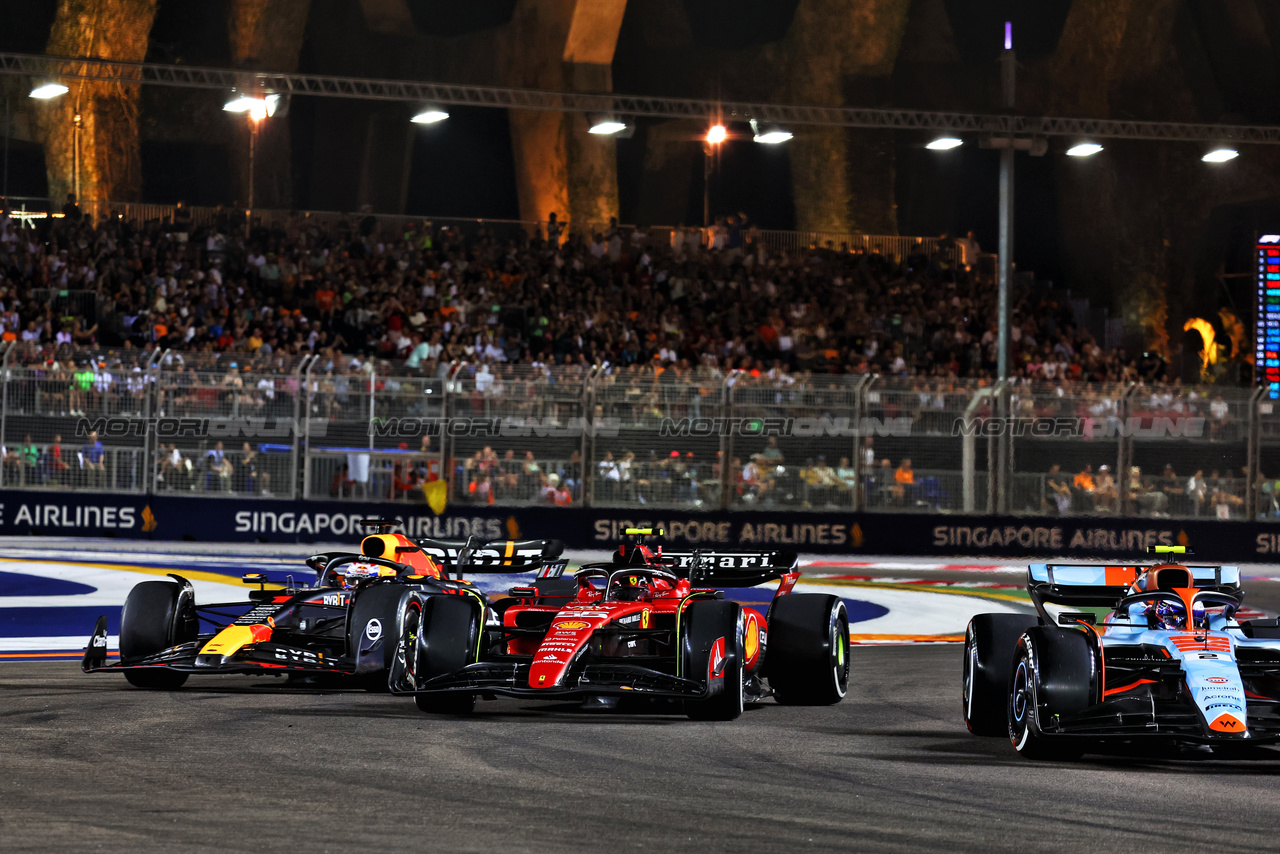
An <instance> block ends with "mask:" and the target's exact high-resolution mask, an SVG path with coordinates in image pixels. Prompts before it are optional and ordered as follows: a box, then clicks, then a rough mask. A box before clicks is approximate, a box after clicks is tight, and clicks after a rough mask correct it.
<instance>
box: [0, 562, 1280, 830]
mask: <svg viewBox="0 0 1280 854" xmlns="http://www.w3.org/2000/svg"><path fill="white" fill-rule="evenodd" d="M1262 586H1263V587H1264V588H1265V589H1264V590H1263V591H1261V592H1260V593H1259V595H1258V596H1256V597H1255V601H1257V600H1259V599H1261V600H1269V601H1266V602H1258V604H1260V605H1265V606H1268V607H1273V608H1274V607H1275V604H1276V602H1277V600H1278V599H1280V597H1277V596H1276V595H1275V590H1274V588H1275V587H1276V586H1277V585H1276V584H1275V583H1274V582H1271V583H1262ZM960 654H961V649H960V647H959V645H956V644H948V645H913V646H885V647H858V648H855V649H854V650H853V666H854V682H855V686H854V688H853V691H852V693H851V695H850V697H849V698H848V699H847V700H846V701H845V702H843V703H841V704H839V705H837V706H834V707H827V708H812V709H796V708H785V707H780V706H776V705H774V704H773V703H772V702H766V703H763V704H760V705H759V706H757V707H755V708H752V709H750V710H749V711H748V712H747V713H746V714H745V715H744V716H743V717H742V718H741V719H740V720H738V721H735V722H732V723H723V724H705V723H693V722H690V721H688V720H686V719H684V718H682V717H678V716H671V715H657V714H652V715H612V714H596V713H583V712H579V711H576V710H572V709H568V708H565V707H547V706H538V705H534V704H527V703H521V702H517V701H501V702H494V703H483V704H481V705H480V706H479V711H478V713H477V714H476V715H474V716H473V717H471V718H468V719H436V718H430V717H427V716H425V715H423V714H421V713H420V712H418V711H417V710H416V709H415V708H414V706H413V704H412V703H411V702H409V701H407V700H405V699H402V698H397V697H392V696H387V695H373V694H365V693H362V692H357V691H342V692H328V693H313V692H308V691H300V690H289V689H287V688H286V687H285V686H284V685H283V684H282V683H281V682H278V681H271V680H267V681H263V680H252V679H248V678H211V679H205V680H199V681H197V680H194V679H193V680H192V681H191V682H190V683H189V687H188V688H185V689H183V690H182V691H179V692H175V693H149V692H144V691H139V690H136V689H131V688H128V687H127V686H126V685H125V683H124V680H123V679H119V678H117V677H114V676H110V677H109V676H99V677H90V676H85V675H83V674H81V673H79V671H78V669H77V667H76V666H75V665H74V664H70V663H65V662H38V663H37V662H32V663H21V664H11V665H7V666H5V667H4V668H3V669H0V733H3V734H2V735H0V850H3V851H5V852H6V853H7V854H8V852H26V851H32V852H35V851H39V852H48V851H82V850H102V851H129V852H136V851H138V850H165V851H210V852H213V851H217V852H227V851H283V850H289V851H305V852H323V851H352V850H369V851H380V850H387V851H402V850H415V851H484V852H493V851H498V852H520V851H555V852H566V851H632V850H636V851H640V850H644V851H693V850H697V851H699V852H710V851H760V850H765V851H795V850H805V849H809V850H820V851H832V850H841V851H876V852H885V851H913V852H914V851H983V852H991V851H1027V850H1036V851H1050V850H1064V851H1065V850H1071V851H1078V850H1080V849H1081V848H1082V847H1087V848H1093V849H1096V848H1098V847H1102V848H1104V849H1106V848H1111V847H1113V846H1125V850H1130V851H1168V850H1170V848H1171V847H1172V848H1175V849H1177V850H1184V851H1185V850H1193V851H1195V850H1213V851H1216V852H1220V851H1233V850H1251V851H1257V850H1271V849H1272V847H1273V845H1274V844H1275V830H1276V828H1277V827H1280V800H1278V799H1277V798H1276V797H1275V787H1274V778H1275V775H1276V774H1278V773H1280V752H1272V751H1265V752H1264V756H1263V757H1262V758H1260V759H1254V760H1250V761H1223V760H1220V759H1217V758H1215V757H1213V756H1212V755H1211V754H1207V753H1190V754H1185V755H1181V756H1177V757H1165V756H1160V755H1136V756H1135V755H1128V756H1114V755H1113V756H1092V755H1091V756H1088V757H1086V758H1085V759H1084V760H1082V761H1080V762H1077V763H1072V764H1053V763H1047V764H1040V763H1032V762H1028V761H1026V760H1023V759H1021V758H1019V757H1017V756H1016V755H1015V754H1014V752H1013V750H1012V748H1011V747H1010V746H1009V745H1008V743H1007V742H1005V741H1004V740H1002V739H982V738H975V737H973V736H970V735H969V734H968V733H967V732H966V731H965V728H964V725H963V724H962V723H961V721H960V715H959V670H960Z"/></svg>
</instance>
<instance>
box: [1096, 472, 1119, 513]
mask: <svg viewBox="0 0 1280 854" xmlns="http://www.w3.org/2000/svg"><path fill="white" fill-rule="evenodd" d="M1092 493H1093V506H1094V509H1095V510H1100V511H1102V512H1104V513H1114V512H1116V511H1117V510H1119V501H1120V493H1119V491H1118V490H1117V489H1116V482H1115V478H1113V477H1112V476H1111V466H1108V465H1105V464H1104V465H1100V466H1098V479H1097V480H1096V481H1095V482H1094V485H1093V490H1092Z"/></svg>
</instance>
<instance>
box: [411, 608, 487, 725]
mask: <svg viewBox="0 0 1280 854" xmlns="http://www.w3.org/2000/svg"><path fill="white" fill-rule="evenodd" d="M407 607H408V610H407V611H406V612H405V618H404V619H405V622H404V631H405V636H406V638H407V639H409V643H408V644H407V645H406V647H407V653H406V655H407V660H406V666H407V674H408V676H409V679H410V681H411V682H412V683H413V685H414V686H415V687H416V686H418V685H421V684H423V683H425V682H427V681H428V680H430V679H434V678H435V677H437V676H444V675H445V674H447V673H453V672H454V671H456V670H460V669H462V668H463V667H465V666H467V665H468V664H471V663H473V662H474V661H475V660H476V648H477V644H479V642H480V633H481V631H483V626H481V624H480V621H481V619H482V617H481V614H480V608H479V607H477V604H476V601H475V600H474V599H473V598H471V597H470V596H453V595H446V594H441V595H436V596H426V597H421V598H419V597H415V598H414V599H412V600H410V602H409V604H408V606H407ZM413 700H414V702H415V703H416V704H417V706H418V708H419V709H421V710H422V711H424V712H431V713H435V714H446V715H465V714H469V713H470V712H471V710H472V709H473V708H474V707H475V702H476V698H475V695H474V694H468V693H465V692H457V691H448V692H441V693H438V694H414V695H413Z"/></svg>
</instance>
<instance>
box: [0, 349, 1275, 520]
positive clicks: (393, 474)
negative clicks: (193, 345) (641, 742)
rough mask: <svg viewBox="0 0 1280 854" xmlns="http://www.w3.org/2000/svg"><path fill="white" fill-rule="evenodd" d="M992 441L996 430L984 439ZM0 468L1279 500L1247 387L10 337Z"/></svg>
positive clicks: (652, 492)
mask: <svg viewBox="0 0 1280 854" xmlns="http://www.w3.org/2000/svg"><path fill="white" fill-rule="evenodd" d="M1002 443H1007V444H1005V448H1004V449H1003V450H1002V449H1001V444H1002ZM0 462H2V464H0V487H9V488H17V489H32V490H64V491H80V490H86V491H94V490H96V491H107V492H120V493H146V494H167V493H174V492H180V493H192V492H194V493H199V494H207V495H211V496H253V497H261V498H263V499H272V498H279V499H304V500H326V499H352V498H355V499H362V498H367V499H369V500H386V501H404V502H414V503H417V502H425V501H426V499H427V493H428V491H429V488H424V487H425V485H427V484H431V483H435V482H442V483H443V484H444V485H443V487H440V488H439V489H438V490H437V491H439V492H442V493H443V497H444V499H445V500H446V501H447V502H448V503H449V504H451V505H456V506H480V505H485V506H488V505H493V506H505V505H510V506H520V505H537V504H546V505H554V506H559V507H568V506H587V507H592V506H596V507H647V508H651V509H663V510H670V511H694V512H699V511H713V510H735V509H740V510H747V509H769V510H775V511H778V512H784V513H785V512H789V511H806V510H816V509H824V508H825V509H839V510H845V509H847V510H851V511H867V512H880V511H883V512H896V513H901V512H917V511H918V512H931V513H1001V514H1012V515H1024V516H1099V517H1101V516H1114V517H1135V516H1137V517H1142V516H1148V517H1152V518H1186V519H1197V518H1201V519H1259V518H1280V509H1277V508H1280V411H1277V408H1276V407H1274V406H1273V405H1272V404H1271V403H1270V402H1269V401H1266V400H1264V399H1263V397H1262V395H1261V394H1260V393H1259V392H1257V391H1256V390H1253V389H1239V388H1225V387H1213V386H1209V387H1189V386H1188V387H1184V386H1176V385H1170V386H1147V385H1123V386H1121V385H1111V386H1104V385H1090V384H1075V385H1035V384H1010V385H1008V386H1001V387H993V386H991V385H989V384H986V383H984V382H980V381H970V380H954V379H952V380H941V379H937V378H919V379H912V378H895V377H883V376H875V375H833V374H818V373H809V372H803V371H801V372H793V373H783V372H780V371H770V372H763V373H760V372H743V371H732V372H729V373H721V372H719V371H714V370H711V369H707V368H702V367H698V368H691V369H687V370H686V369H684V368H679V367H669V368H667V369H665V370H663V369H660V368H655V367H653V366H648V365H646V366H633V367H627V368H619V367H608V366H595V367H582V366H564V367H546V366H533V365H514V364H512V365H506V364H498V365H488V364H467V363H448V364H437V363H431V362H426V363H424V365H423V367H422V368H421V369H420V370H417V371H409V370H407V369H406V368H405V367H404V365H403V364H402V363H391V362H384V361H381V360H372V361H363V362H362V361H358V360H357V361H353V360H352V359H351V358H350V357H334V358H333V359H332V360H330V359H329V358H328V357H321V356H315V355H310V354H308V355H305V356H303V357H300V358H298V357H284V356H280V355H271V356H256V355H252V354H244V353H203V352H201V353H182V352H176V351H163V352H162V351H154V352H149V353H148V352H143V351H137V350H128V349H121V350H100V349H92V350H91V349H83V348H62V349H60V350H58V351H55V352H47V351H44V350H40V349H39V348H38V347H36V346H35V345H31V344H27V343H24V342H16V343H14V344H10V345H7V346H5V347H4V350H3V356H2V357H0Z"/></svg>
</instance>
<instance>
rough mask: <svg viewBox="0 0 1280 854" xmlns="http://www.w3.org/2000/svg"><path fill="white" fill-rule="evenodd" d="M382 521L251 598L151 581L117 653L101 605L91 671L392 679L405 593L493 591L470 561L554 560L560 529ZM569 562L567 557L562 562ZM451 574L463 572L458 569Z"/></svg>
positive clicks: (87, 667) (261, 581) (481, 565)
mask: <svg viewBox="0 0 1280 854" xmlns="http://www.w3.org/2000/svg"><path fill="white" fill-rule="evenodd" d="M362 524H363V525H365V526H366V527H373V528H376V529H377V530H378V533H376V534H372V535H370V536H367V537H365V538H364V539H363V540H362V542H361V544H360V553H359V554H351V553H345V552H330V553H326V554H319V555H315V556H313V557H311V558H310V559H308V560H307V565H308V566H309V567H311V569H312V570H313V571H314V572H315V581H314V583H313V585H312V586H310V587H306V588H304V589H296V588H295V587H294V586H293V583H292V578H290V582H289V585H288V587H287V588H286V589H284V590H268V589H266V578H265V577H264V576H263V575H261V574H259V573H250V574H247V575H245V576H244V579H243V580H244V582H245V583H246V584H257V585H258V586H259V589H258V590H251V591H250V592H249V601H247V602H224V603H218V604H211V605H198V604H196V601H195V590H194V588H193V587H192V585H191V582H190V581H188V580H187V579H185V578H183V577H181V576H179V575H170V578H172V579H173V580H172V581H144V582H142V583H141V584H138V585H137V586H135V587H134V588H133V590H131V591H130V592H129V595H128V597H127V598H126V599H125V603H124V609H123V610H122V611H121V614H120V658H119V660H118V661H113V662H111V663H107V661H106V656H107V618H106V617H105V616H104V617H99V618H98V623H97V627H96V628H95V629H94V632H93V637H92V638H90V640H89V646H88V647H87V648H86V649H85V656H84V662H83V669H84V671H85V672H86V673H100V672H119V673H123V674H124V677H125V678H126V679H127V680H129V682H130V683H131V684H133V685H136V686H138V687H139V688H159V689H173V688H178V687H180V686H181V685H182V684H183V683H184V682H186V681H187V677H188V676H189V675H190V674H192V673H254V674H279V675H303V676H323V675H333V676H337V677H352V676H355V677H361V681H360V682H358V683H355V684H364V685H366V686H367V687H370V688H377V687H383V688H384V690H385V685H386V679H387V673H388V669H389V665H390V663H391V657H392V655H393V654H394V653H395V651H396V639H397V635H396V630H397V627H398V625H399V621H400V618H399V614H400V609H401V607H402V602H403V601H404V599H405V596H406V593H408V592H410V591H412V592H413V593H415V594H421V595H422V596H435V595H440V596H448V597H449V598H452V599H459V600H462V599H466V600H468V601H472V602H476V601H483V600H484V596H483V594H481V593H480V591H478V590H477V589H476V588H475V587H474V586H473V585H472V584H471V583H470V582H468V581H465V580H464V579H463V578H462V572H463V571H464V570H466V571H486V570H487V571H494V570H496V571H501V572H512V571H517V572H518V571H521V570H524V569H533V568H538V567H542V566H545V565H546V564H548V563H549V562H554V559H555V557H557V556H558V555H559V554H560V552H561V551H562V550H563V547H564V546H563V544H562V543H561V542H560V541H559V540H523V541H513V540H499V541H492V542H481V541H478V540H475V539H471V540H436V539H418V540H410V539H409V538H408V537H405V536H404V535H402V534H393V533H390V531H391V530H392V529H393V528H394V527H395V526H396V524H397V523H396V522H394V521H392V520H386V519H367V520H364V521H363V522H362ZM563 565H564V564H563V563H561V564H559V566H561V567H563ZM451 576H452V577H451Z"/></svg>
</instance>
